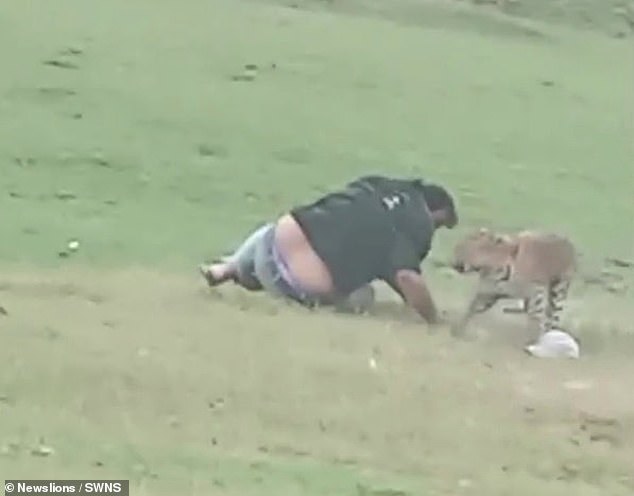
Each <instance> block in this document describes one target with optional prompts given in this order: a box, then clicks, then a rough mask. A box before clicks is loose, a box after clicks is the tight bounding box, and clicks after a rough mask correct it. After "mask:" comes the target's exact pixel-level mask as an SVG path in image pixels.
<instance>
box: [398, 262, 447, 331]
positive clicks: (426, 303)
mask: <svg viewBox="0 0 634 496" xmlns="http://www.w3.org/2000/svg"><path fill="white" fill-rule="evenodd" d="M393 287H394V289H395V290H396V291H397V292H398V293H399V294H400V295H401V297H402V298H403V300H405V302H406V303H407V304H408V305H409V306H411V307H412V308H413V309H414V310H416V312H417V313H418V314H419V315H420V316H421V317H422V318H423V319H425V320H426V321H427V323H428V324H430V325H434V326H435V325H440V324H441V323H442V320H444V319H441V318H440V317H439V315H438V311H437V310H436V305H435V304H434V300H433V299H432V297H431V294H430V292H429V290H428V289H427V285H426V284H425V281H424V280H423V278H422V276H421V275H420V274H418V273H417V272H414V271H413V270H399V271H398V272H397V273H396V275H395V276H394V283H393Z"/></svg>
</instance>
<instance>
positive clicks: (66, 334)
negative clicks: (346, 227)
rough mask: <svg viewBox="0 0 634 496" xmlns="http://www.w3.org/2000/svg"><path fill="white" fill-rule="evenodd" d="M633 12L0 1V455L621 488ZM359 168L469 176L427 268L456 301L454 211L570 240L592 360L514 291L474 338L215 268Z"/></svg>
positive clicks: (632, 337)
mask: <svg viewBox="0 0 634 496" xmlns="http://www.w3.org/2000/svg"><path fill="white" fill-rule="evenodd" d="M608 4H609V5H608ZM614 5H616V3H614ZM628 29H629V28H628V25H627V23H626V22H624V21H623V17H622V16H621V15H620V14H619V15H616V14H615V12H614V10H613V4H612V3H611V2H605V3H604V2H601V1H600V0H584V1H583V2H575V4H574V8H573V7H572V6H569V5H568V4H567V3H566V2H555V1H553V2H547V1H546V0H534V1H530V0H519V1H516V2H500V6H499V7H493V6H478V7H475V6H473V5H471V4H470V2H431V1H424V0H393V1H390V2H386V1H382V2H379V1H378V0H350V1H345V2H344V1H337V0H333V1H316V0H315V1H309V0H297V1H295V2H288V3H286V4H283V3H282V2H276V1H274V0H270V1H267V0H260V1H256V0H252V1H241V0H231V1H230V0H213V1H209V0H208V1H202V0H183V1H182V2H175V1H168V0H154V1H152V2H150V1H148V0H131V1H127V2H124V1H123V0H111V1H109V2H84V1H80V0H57V1H56V2H43V1H40V2H23V1H18V0H5V1H4V2H2V6H0V62H1V64H2V66H1V70H0V74H1V76H0V136H1V137H2V139H1V141H0V241H1V242H0V305H1V306H2V308H4V309H5V310H6V312H7V315H2V314H0V372H1V373H0V475H4V476H5V477H6V478H31V479H35V478H47V477H51V478H69V479H71V478H90V477H100V478H124V479H131V480H132V481H133V482H132V487H133V489H132V491H131V494H132V495H157V496H160V495H168V494H182V495H196V496H198V495H210V494H213V495H215V494H218V495H225V494H226V495H276V496H277V495H286V494H288V495H295V494H298V495H299V494H302V495H304V494H305V495H353V496H413V495H421V496H425V495H432V496H433V495H438V496H441V495H442V496H456V495H463V494H464V495H477V496H503V495H513V496H529V495H530V496H533V495H535V494H540V495H542V496H563V495H564V494H567V493H569V492H571V493H573V494H576V495H577V496H595V495H596V496H599V495H600V496H606V495H610V496H612V495H613V496H620V495H631V494H632V493H633V492H634V462H633V460H634V398H633V397H632V395H631V389H632V388H631V378H632V377H633V376H634V361H633V360H632V355H634V325H633V324H632V322H634V293H633V291H632V289H630V287H631V285H632V284H633V283H634V276H633V272H634V271H633V270H632V269H631V268H630V269H628V268H618V267H614V266H612V265H609V264H607V262H606V257H611V258H618V259H622V260H630V259H633V258H634V229H633V228H632V219H634V201H633V200H632V199H633V195H632V191H634V160H633V159H634V152H633V150H632V142H633V140H632V136H633V132H634V129H633V127H632V120H631V108H632V102H633V101H632V87H634V85H633V84H632V83H633V82H634V71H633V69H632V65H631V63H630V62H631V60H632V55H633V50H632V37H631V32H630V31H628ZM246 66H255V67H256V69H250V70H247V69H246V68H245V67H246ZM369 172H382V173H393V174H405V175H420V176H422V177H425V178H429V179H433V180H437V181H440V182H443V183H444V184H446V185H447V186H448V187H449V188H451V189H452V191H454V192H455V194H456V197H457V199H458V204H459V209H460V215H461V219H462V220H463V222H462V226H461V227H460V229H458V230H457V232H451V233H447V232H442V233H440V234H439V235H438V237H437V239H436V240H435V245H434V250H433V254H432V258H433V260H430V261H428V262H426V263H425V268H426V271H427V272H428V275H429V277H430V280H431V282H432V285H433V290H434V291H435V294H436V296H437V299H438V303H439V305H440V306H441V307H442V308H443V309H447V310H448V311H449V312H452V313H453V312H455V311H456V310H457V309H459V308H460V307H461V306H462V305H463V304H464V302H465V298H466V295H467V293H468V291H469V288H470V286H471V283H472V281H470V280H467V279H461V278H458V277H455V276H451V274H448V273H447V272H446V271H444V270H443V269H441V268H438V267H436V266H435V265H434V264H432V263H431V262H432V261H442V260H443V259H445V258H446V257H447V254H448V250H450V248H451V245H452V243H453V242H454V241H455V240H456V237H457V236H458V235H460V233H462V232H464V230H465V229H468V228H472V227H474V226H478V225H488V226H493V227H497V228H502V229H516V228H526V227H544V228H550V229H556V230H560V231H562V232H564V233H566V234H568V235H569V236H570V237H571V238H572V239H573V240H574V241H575V242H576V243H577V244H578V246H579V249H580V251H581V252H582V276H583V277H581V278H580V279H579V280H578V281H577V284H576V285H575V287H574V291H573V299H572V301H571V306H570V308H569V309H568V313H567V322H568V325H569V326H571V327H573V328H574V329H575V330H577V331H578V332H579V333H580V334H581V335H582V336H583V337H584V343H585V344H586V348H584V350H585V351H586V352H587V354H586V356H584V357H583V359H582V360H580V361H578V362H575V363H563V362H556V363H553V362H542V361H534V360H530V359H528V358H527V357H524V356H523V355H522V354H521V353H520V352H519V351H518V349H517V343H516V341H517V340H516V337H517V332H514V331H516V330H517V329H518V328H519V327H521V319H520V320H519V321H518V318H517V317H511V316H502V315H500V314H499V313H496V312H493V313H492V314H491V315H490V316H488V317H484V318H482V319H479V321H478V322H476V327H477V328H478V330H479V331H480V336H481V339H479V340H477V341H476V342H456V341H454V340H452V339H450V338H449V337H447V336H446V335H445V333H442V332H441V333H438V334H434V335H432V334H429V333H428V332H427V330H426V328H425V326H424V325H423V324H421V323H420V322H418V321H417V320H416V319H415V318H413V316H412V315H411V314H410V313H409V312H407V311H404V310H402V309H400V307H399V306H398V305H396V304H395V303H394V302H393V300H392V297H391V296H390V295H388V294H387V293H386V292H384V293H382V297H383V298H384V299H385V300H386V301H385V302H382V305H381V306H380V307H379V308H378V309H377V311H376V312H375V313H376V315H370V316H362V317H361V316H360V317H350V316H341V315H334V314H331V313H328V312H314V313H311V312H307V311H303V310H301V309H297V308H293V307H289V306H286V305H282V304H279V303H277V302H272V301H269V300H267V299H266V298H263V297H261V296H259V295H256V296H253V295H248V294H245V293H243V292H240V291H238V290H235V289H233V288H228V289H226V290H225V289H224V288H223V289H222V290H218V291H211V292H210V291H208V290H207V289H206V288H205V287H204V286H203V284H202V282H201V281H200V280H199V278H198V277H197V274H196V272H195V267H196V264H197V263H199V262H200V261H202V260H204V259H206V258H209V257H211V256H213V255H216V254H218V253H220V252H223V251H225V250H226V249H227V248H230V247H232V246H233V245H234V244H235V243H236V242H238V241H239V240H240V238H241V237H242V236H243V235H244V234H245V233H246V232H247V231H248V230H249V229H251V228H252V227H253V226H254V225H256V224H257V223H259V222H261V221H263V220H267V219H269V218H271V217H272V216H274V215H276V214H278V213H280V212H282V211H284V210H285V209H287V208H288V207H289V206H290V205H292V204H293V203H294V202H298V201H305V200H307V199H310V198H314V197H315V196H317V195H319V194H320V193H321V192H323V191H326V190H327V189H328V188H330V187H332V186H335V185H339V184H341V183H342V182H343V181H346V180H348V179H351V178H353V177H354V176H355V175H358V174H362V173H363V174H365V173H369ZM70 239H78V240H79V241H80V248H79V250H78V251H77V252H76V253H72V254H71V255H70V256H67V257H60V252H61V251H63V250H65V247H66V245H67V243H68V241H69V240H70ZM597 281H598V282H600V283H601V284H597ZM371 359H374V360H375V361H376V364H377V366H376V367H375V368H373V367H370V366H369V363H370V361H371Z"/></svg>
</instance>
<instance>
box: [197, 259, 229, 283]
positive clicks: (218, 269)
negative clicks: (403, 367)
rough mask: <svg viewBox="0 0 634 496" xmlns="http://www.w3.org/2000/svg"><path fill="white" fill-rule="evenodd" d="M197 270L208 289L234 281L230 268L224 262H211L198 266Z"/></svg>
mask: <svg viewBox="0 0 634 496" xmlns="http://www.w3.org/2000/svg"><path fill="white" fill-rule="evenodd" d="M198 270H199V271H200V273H201V274H202V276H203V277H204V278H205V281H207V284H208V285H209V286H210V287H213V286H218V285H219V284H223V283H225V282H227V281H230V280H235V274H234V272H233V270H232V268H231V266H230V265H229V264H227V263H225V262H212V263H210V264H202V265H199V266H198Z"/></svg>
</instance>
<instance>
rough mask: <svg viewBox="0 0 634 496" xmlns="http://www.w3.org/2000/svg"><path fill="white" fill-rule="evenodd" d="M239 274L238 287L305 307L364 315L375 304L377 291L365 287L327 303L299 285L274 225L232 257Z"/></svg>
mask: <svg viewBox="0 0 634 496" xmlns="http://www.w3.org/2000/svg"><path fill="white" fill-rule="evenodd" d="M229 260H230V262H231V263H233V264H234V266H235V268H236V271H237V275H238V277H237V279H238V283H239V284H240V285H242V286H244V287H245V288H247V289H252V290H253V289H262V290H264V291H266V292H267V293H269V294H271V295H273V296H277V297H281V298H287V299H291V300H294V301H296V302H298V303H300V304H302V305H304V306H308V307H314V306H317V305H334V306H336V307H338V308H339V309H340V310H343V311H357V312H358V311H364V310H367V309H368V308H369V307H370V306H371V305H372V303H374V289H373V288H372V286H371V285H370V284H368V285H365V286H362V287H361V288H359V289H357V290H356V291H354V292H352V293H351V294H350V295H346V296H345V297H341V298H337V299H335V300H333V299H324V298H322V297H320V296H319V295H315V294H311V292H310V291H307V290H306V289H305V288H302V286H301V285H300V284H299V283H297V281H296V280H295V278H294V276H293V274H292V272H291V271H290V269H289V267H288V265H287V264H286V261H285V260H284V258H283V257H282V255H281V254H280V252H279V250H278V248H277V245H276V242H275V224H273V223H268V224H266V225H264V226H261V227H259V228H258V229H256V230H255V231H254V232H253V233H252V234H250V235H249V237H248V238H247V239H246V240H245V241H244V242H243V243H242V245H240V247H239V248H238V249H237V250H236V251H235V252H234V253H233V255H231V256H230V257H229Z"/></svg>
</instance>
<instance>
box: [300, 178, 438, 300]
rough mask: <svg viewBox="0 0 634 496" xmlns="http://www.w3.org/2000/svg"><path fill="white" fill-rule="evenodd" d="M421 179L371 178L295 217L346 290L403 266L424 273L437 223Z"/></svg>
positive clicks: (388, 277)
mask: <svg viewBox="0 0 634 496" xmlns="http://www.w3.org/2000/svg"><path fill="white" fill-rule="evenodd" d="M421 186H422V183H421V182H420V181H419V180H402V179H390V178H386V177H382V176H367V177H362V178H360V179H357V180H355V181H353V182H351V183H349V184H348V185H346V187H345V188H344V189H343V190H341V191H336V192H333V193H330V194H328V195H326V196H324V197H322V198H320V199H319V200H317V201H315V202H313V203H310V204H307V205H302V206H298V207H296V208H294V209H292V210H291V212H290V213H291V215H292V216H293V217H294V218H295V220H296V221H297V223H298V224H299V225H300V227H301V228H302V230H303V231H304V233H305V234H306V237H307V238H308V241H309V242H310V244H311V246H312V247H313V249H314V250H315V252H316V253H317V255H318V256H319V257H320V258H321V259H322V260H323V262H324V263H325V264H326V266H327V267H328V269H329V270H330V272H331V275H332V277H333V282H334V285H335V287H336V289H337V290H338V292H340V293H342V294H348V293H349V292H351V291H354V290H355V289H358V288H359V287H361V286H363V285H364V284H367V283H369V282H371V281H373V280H375V279H383V280H385V281H388V282H392V281H393V280H394V275H395V274H396V272H397V271H398V270H401V269H407V270H413V271H416V272H420V263H421V262H422V260H423V259H424V258H425V257H426V256H427V253H428V252H429V250H430V248H431V241H432V236H433V233H434V225H433V221H432V219H431V216H430V213H429V210H428V208H427V205H426V204H425V199H424V197H423V192H422V187H421Z"/></svg>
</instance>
